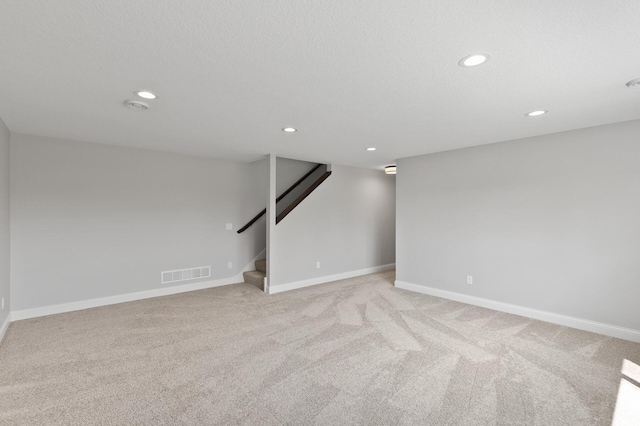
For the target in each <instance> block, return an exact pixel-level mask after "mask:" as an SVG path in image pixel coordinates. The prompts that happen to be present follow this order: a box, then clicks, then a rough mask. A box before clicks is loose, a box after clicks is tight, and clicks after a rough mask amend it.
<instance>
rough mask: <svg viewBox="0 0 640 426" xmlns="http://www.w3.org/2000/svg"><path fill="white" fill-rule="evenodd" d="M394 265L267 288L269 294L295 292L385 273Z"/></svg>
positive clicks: (389, 264) (388, 264)
mask: <svg viewBox="0 0 640 426" xmlns="http://www.w3.org/2000/svg"><path fill="white" fill-rule="evenodd" d="M395 266H396V264H395V263H387V264H386V265H380V266H373V267H370V268H364V269H357V270H355V271H348V272H342V273H339V274H333V275H325V276H323V277H316V278H310V279H308V280H302V281H294V282H290V283H286V284H278V285H273V286H271V285H270V286H269V294H276V293H282V292H285V291H291V290H297V289H299V288H304V287H310V286H313V285H318V284H325V283H329V282H332V281H338V280H344V279H347V278H353V277H358V276H361V275H367V274H373V273H375V272H380V271H385V270H387V269H393V268H395Z"/></svg>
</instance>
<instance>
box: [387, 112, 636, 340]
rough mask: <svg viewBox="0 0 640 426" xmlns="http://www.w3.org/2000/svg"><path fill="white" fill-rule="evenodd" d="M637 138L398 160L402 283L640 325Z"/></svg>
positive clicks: (596, 133)
mask: <svg viewBox="0 0 640 426" xmlns="http://www.w3.org/2000/svg"><path fill="white" fill-rule="evenodd" d="M638 135H640V121H632V122H626V123H619V124H613V125H607V126H599V127H593V128H589V129H582V130H575V131H570V132H563V133H556V134H552V135H546V136H540V137H534V138H528V139H522V140H517V141H511V142H505V143H498V144H493V145H485V146H480V147H474V148H467V149H461V150H456V151H448V152H443V153H438V154H432V155H425V156H420V157H413V158H406V159H401V160H399V161H398V162H397V164H398V175H397V264H396V267H397V280H399V281H402V282H407V283H412V284H418V285H424V286H429V287H433V288H437V289H442V290H447V291H451V292H456V293H461V294H467V295H471V296H476V297H482V298H486V299H491V300H495V301H500V302H505V303H511V304H515V305H520V306H523V307H529V308H534V309H539V310H543V311H548V312H553V313H558V314H562V315H568V316H571V317H576V318H581V319H587V320H591V321H596V322H602V323H605V324H611V325H615V326H620V327H627V328H632V329H636V330H638V329H640V315H638V312H639V310H638V306H639V305H638V301H639V300H640V285H639V283H640V281H639V277H640V261H639V259H640V219H639V218H640V167H638V160H640V142H639V139H638ZM467 275H471V276H473V284H472V285H468V284H467V283H466V276H467Z"/></svg>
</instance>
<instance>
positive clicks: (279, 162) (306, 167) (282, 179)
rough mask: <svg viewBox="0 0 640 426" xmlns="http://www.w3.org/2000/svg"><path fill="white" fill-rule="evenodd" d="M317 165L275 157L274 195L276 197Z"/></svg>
mask: <svg viewBox="0 0 640 426" xmlns="http://www.w3.org/2000/svg"><path fill="white" fill-rule="evenodd" d="M317 165H318V164H317V163H309V162H308V161H299V160H292V159H289V158H280V157H277V158H276V193H277V194H278V197H279V196H280V195H282V194H283V193H284V191H286V190H287V189H289V187H290V186H291V185H293V184H294V183H296V182H297V181H298V180H299V179H300V178H301V177H302V176H304V175H305V174H307V172H308V171H310V170H311V169H313V168H314V167H315V166H317Z"/></svg>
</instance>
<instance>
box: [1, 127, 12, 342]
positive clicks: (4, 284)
mask: <svg viewBox="0 0 640 426" xmlns="http://www.w3.org/2000/svg"><path fill="white" fill-rule="evenodd" d="M9 211H10V210H9V129H7V126H5V125H4V122H3V121H2V120H1V119H0V298H4V309H2V310H0V334H1V333H2V325H3V324H4V323H5V321H6V319H7V317H8V316H9V312H10V302H11V301H10V288H9V287H10V285H9V282H10V273H9V270H10V259H11V251H10V238H9V235H10V228H9V217H10V215H9ZM0 338H1V335H0Z"/></svg>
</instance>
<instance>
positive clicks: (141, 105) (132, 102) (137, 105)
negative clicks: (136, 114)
mask: <svg viewBox="0 0 640 426" xmlns="http://www.w3.org/2000/svg"><path fill="white" fill-rule="evenodd" d="M124 104H125V105H126V106H128V107H129V108H131V109H138V110H145V109H149V104H148V103H146V102H142V101H139V100H137V99H127V100H126V101H124Z"/></svg>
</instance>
